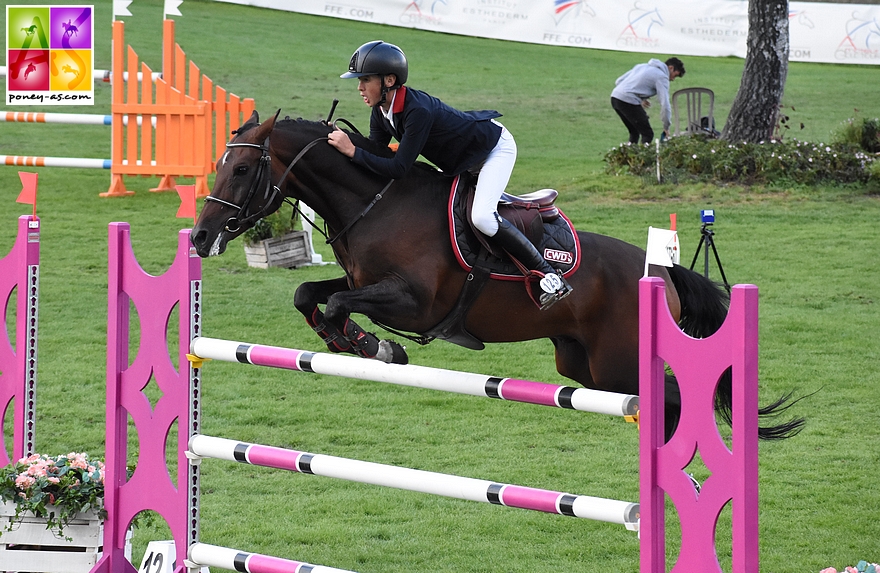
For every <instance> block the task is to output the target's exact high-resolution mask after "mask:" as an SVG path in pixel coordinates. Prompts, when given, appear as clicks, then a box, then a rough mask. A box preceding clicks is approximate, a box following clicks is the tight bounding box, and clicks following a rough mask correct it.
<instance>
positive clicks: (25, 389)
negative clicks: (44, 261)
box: [0, 215, 40, 466]
mask: <svg viewBox="0 0 880 573" xmlns="http://www.w3.org/2000/svg"><path fill="white" fill-rule="evenodd" d="M15 289H17V290H16V299H15V304H16V307H15V308H16V313H15V349H13V347H12V344H10V342H11V341H10V340H9V338H8V333H7V331H6V328H2V327H0V424H2V423H3V422H4V420H5V418H6V414H7V413H8V409H9V404H10V403H11V402H12V401H13V399H14V400H15V409H14V411H13V412H12V415H13V423H12V426H13V435H12V459H11V460H10V459H9V456H8V454H7V448H6V445H5V444H4V436H3V433H2V432H0V466H6V465H8V464H9V463H10V462H15V461H18V460H19V459H21V458H24V457H27V456H29V455H31V454H33V453H34V439H35V438H34V431H35V428H34V426H35V423H36V399H37V330H38V329H37V327H38V320H37V319H38V308H39V300H40V219H39V218H37V217H32V216H31V215H22V216H21V217H19V218H18V235H17V237H16V239H15V244H14V245H13V246H12V250H10V251H9V254H7V255H6V256H5V257H3V258H0V302H2V305H0V324H3V325H5V324H7V322H8V321H7V314H6V311H7V308H6V301H7V300H9V297H11V295H12V291H13V290H15Z"/></svg>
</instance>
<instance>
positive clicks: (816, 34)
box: [219, 0, 880, 64]
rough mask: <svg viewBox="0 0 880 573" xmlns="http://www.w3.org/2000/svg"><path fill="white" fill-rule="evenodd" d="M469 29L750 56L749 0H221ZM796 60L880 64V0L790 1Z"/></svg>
mask: <svg viewBox="0 0 880 573" xmlns="http://www.w3.org/2000/svg"><path fill="white" fill-rule="evenodd" d="M219 1H221V2H230V3H234V4H245V5H249V6H260V7H264V8H272V9H275V10H287V11H291V12H300V13H303V14H313V15H317V16H331V17H334V18H345V19H349V20H359V21H362V22H373V23H376V24H385V25H390V26H402V27H406V28H417V29H420V30H431V31H434V32H445V33H450V34H461V35H466V36H475V37H480V38H494V39H499V40H511V41H515V42H527V43H533V44H548V45H558V46H574V47H580V48H596V49H601V50H617V51H625V52H649V53H655V54H665V55H685V56H737V57H740V58H744V57H745V56H746V38H747V36H748V2H747V1H745V0H741V1H739V0H628V1H624V2H619V1H617V0H341V1H340V0H219ZM789 31H790V35H791V40H790V46H791V51H790V57H789V60H790V61H794V62H825V63H837V64H880V6H877V5H863V4H828V3H811V2H790V3H789Z"/></svg>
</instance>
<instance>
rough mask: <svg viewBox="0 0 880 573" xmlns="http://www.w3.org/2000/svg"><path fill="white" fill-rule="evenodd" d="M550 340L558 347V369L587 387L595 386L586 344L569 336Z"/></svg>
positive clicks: (562, 373)
mask: <svg viewBox="0 0 880 573" xmlns="http://www.w3.org/2000/svg"><path fill="white" fill-rule="evenodd" d="M550 340H551V341H552V342H553V347H554V348H555V349H556V371H557V372H559V373H560V374H561V375H563V376H565V377H566V378H571V379H572V380H574V381H575V382H577V383H578V384H580V385H581V386H584V387H585V388H595V383H594V382H593V377H592V375H591V374H590V361H589V358H588V357H587V349H586V348H584V345H583V344H581V343H580V342H578V341H577V340H575V339H574V338H569V337H567V336H557V337H554V338H551V339H550Z"/></svg>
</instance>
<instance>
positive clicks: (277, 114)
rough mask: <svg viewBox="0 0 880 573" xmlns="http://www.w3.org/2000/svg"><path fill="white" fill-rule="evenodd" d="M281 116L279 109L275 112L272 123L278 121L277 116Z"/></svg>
mask: <svg viewBox="0 0 880 573" xmlns="http://www.w3.org/2000/svg"><path fill="white" fill-rule="evenodd" d="M279 115H281V108H280V107H279V108H278V111H276V112H275V119H273V120H272V123H275V122H276V121H278V116H279Z"/></svg>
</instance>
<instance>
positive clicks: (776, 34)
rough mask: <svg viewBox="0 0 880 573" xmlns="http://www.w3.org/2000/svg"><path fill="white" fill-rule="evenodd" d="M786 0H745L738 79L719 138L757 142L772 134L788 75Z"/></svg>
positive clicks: (766, 138) (768, 137)
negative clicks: (746, 25) (746, 13)
mask: <svg viewBox="0 0 880 573" xmlns="http://www.w3.org/2000/svg"><path fill="white" fill-rule="evenodd" d="M788 44H789V38H788V0H749V35H748V39H747V46H746V63H745V68H744V69H743V75H742V81H741V82H740V85H739V91H738V92H737V94H736V99H734V101H733V107H731V109H730V115H729V116H728V117H727V123H726V124H725V125H724V131H723V132H722V134H721V138H722V139H727V140H729V141H747V142H750V143H758V142H760V141H765V140H768V139H770V138H771V137H772V136H773V131H774V128H775V127H776V121H777V115H778V114H779V111H780V105H781V103H782V94H783V91H784V90H785V77H786V76H787V75H788Z"/></svg>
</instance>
